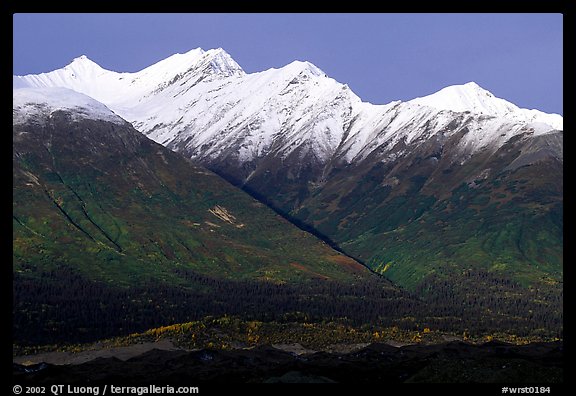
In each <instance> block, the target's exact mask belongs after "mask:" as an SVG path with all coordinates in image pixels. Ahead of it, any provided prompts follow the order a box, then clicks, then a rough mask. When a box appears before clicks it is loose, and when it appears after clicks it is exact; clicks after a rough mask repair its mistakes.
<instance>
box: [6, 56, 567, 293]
mask: <svg viewBox="0 0 576 396" xmlns="http://www.w3.org/2000/svg"><path fill="white" fill-rule="evenodd" d="M13 84H14V89H15V92H16V91H18V90H19V89H20V88H23V87H28V88H48V87H63V88H68V89H72V90H74V91H77V92H81V93H83V94H85V95H88V96H90V97H92V98H94V99H95V100H97V101H99V102H101V103H103V104H104V105H106V106H107V107H108V108H109V109H111V110H112V111H113V112H114V113H115V114H117V115H119V116H121V117H122V118H124V119H126V120H128V121H129V122H131V123H132V124H133V125H134V126H135V127H136V129H138V130H139V131H140V132H142V133H143V134H145V135H147V136H148V137H149V138H151V139H153V140H155V141H156V142H158V143H161V144H162V145H164V146H166V147H168V148H170V149H172V150H174V151H177V152H179V153H181V154H183V155H185V156H187V157H189V158H192V159H194V160H196V161H198V162H199V163H200V164H202V165H204V166H206V167H207V168H209V169H210V170H213V171H215V172H216V173H218V174H219V175H221V176H224V177H225V178H226V179H227V180H228V181H231V182H233V183H235V184H238V185H241V186H242V187H243V189H244V190H245V191H248V192H250V193H251V194H252V195H253V196H255V197H257V198H258V199H259V200H261V201H262V202H264V203H266V204H267V205H269V206H271V207H273V208H274V209H275V210H277V211H279V212H281V213H284V214H286V215H288V216H289V218H290V219H291V220H292V221H294V222H296V221H297V222H298V224H300V225H304V226H306V227H307V229H309V230H313V231H314V232H317V233H318V234H317V235H320V236H323V237H325V238H327V239H326V240H327V241H329V242H330V241H331V242H333V243H335V244H336V245H337V246H339V247H340V248H341V249H342V250H343V251H345V252H346V253H347V254H350V255H352V256H353V257H356V258H359V259H361V260H363V261H364V262H365V263H367V265H368V266H369V267H371V268H372V269H373V270H375V271H377V272H381V273H384V272H385V273H386V276H387V277H389V278H390V279H392V280H394V281H395V282H398V283H399V284H401V285H403V286H406V287H412V288H413V287H415V286H416V285H419V284H421V282H424V281H425V279H426V277H428V276H432V275H433V274H439V273H444V274H450V273H451V274H452V275H453V274H462V271H461V270H462V269H466V270H467V269H469V268H479V269H481V270H483V271H484V270H485V271H490V272H491V273H492V272H494V273H496V272H498V271H503V272H505V276H509V277H511V278H512V279H518V280H521V281H522V282H524V281H526V282H532V281H533V280H534V279H536V278H537V279H540V280H542V279H552V280H553V281H557V280H561V279H562V260H563V258H562V208H563V185H562V179H563V178H562V174H563V148H562V141H563V132H562V129H563V119H562V117H561V116H559V115H555V114H545V113H543V112H540V111H538V110H528V109H520V108H518V107H517V106H516V105H514V104H512V103H510V102H508V101H506V100H504V99H501V98H497V97H495V96H494V95H493V94H492V93H490V92H489V91H486V90H485V89H483V88H481V87H479V86H478V85H477V84H475V83H467V84H464V85H457V86H451V87H447V88H444V89H442V90H440V91H438V92H436V93H434V94H432V95H429V96H425V97H422V98H416V99H413V100H410V101H406V102H402V101H395V102H391V103H388V104H384V105H373V104H370V103H366V102H363V101H362V100H361V99H360V98H359V97H358V96H357V95H356V94H354V92H352V90H351V89H350V88H349V87H348V86H347V85H345V84H341V83H339V82H337V81H335V80H334V79H332V78H330V77H328V76H326V74H325V73H324V72H323V71H322V70H320V69H319V68H317V67H316V66H314V65H312V64H311V63H309V62H301V61H295V62H292V63H290V64H288V65H286V66H284V67H282V68H279V69H269V70H265V71H262V72H258V73H250V74H248V73H245V72H244V71H243V70H242V68H241V67H240V66H239V65H238V64H237V63H236V62H235V61H234V60H233V59H232V58H231V57H230V56H229V55H228V54H227V53H226V52H225V51H224V50H222V49H216V50H209V51H203V50H202V49H195V50H192V51H190V52H187V53H185V54H176V55H173V56H171V57H169V58H167V59H165V60H163V61H161V62H158V63H156V64H155V65H152V66H150V67H148V68H146V69H143V70H141V71H139V72H136V73H117V72H114V71H109V70H105V69H103V68H101V67H100V66H98V65H97V64H95V63H94V62H92V61H90V60H89V59H88V58H86V57H80V58H77V59H75V60H74V61H73V62H72V63H71V64H70V65H68V66H66V67H64V68H63V69H59V70H56V71H53V72H49V73H43V74H39V75H29V76H14V78H13ZM83 100H84V99H83ZM19 106H20V105H19ZM542 241H546V243H542ZM450 271H454V272H450ZM527 274H529V275H527ZM452 275H449V276H452Z"/></svg>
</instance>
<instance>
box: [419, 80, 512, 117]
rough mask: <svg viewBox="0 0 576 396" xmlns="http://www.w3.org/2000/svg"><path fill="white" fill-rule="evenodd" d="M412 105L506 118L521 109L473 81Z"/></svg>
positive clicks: (442, 91) (421, 98)
mask: <svg viewBox="0 0 576 396" xmlns="http://www.w3.org/2000/svg"><path fill="white" fill-rule="evenodd" d="M410 103H416V104H420V105H424V106H430V107H434V108H437V109H439V110H451V111H456V112H464V111H470V112H472V113H476V114H486V115H491V116H505V115H506V114H508V113H512V112H515V111H517V110H518V109H519V108H518V106H516V105H514V104H512V103H510V102H508V101H506V100H504V99H500V98H497V97H496V96H494V94H492V93H491V92H490V91H488V90H486V89H484V88H482V87H481V86H480V85H478V84H477V83H475V82H473V81H472V82H468V83H466V84H462V85H451V86H448V87H446V88H442V89H441V90H440V91H438V92H436V93H433V94H431V95H428V96H424V97H420V98H416V99H413V100H411V101H410Z"/></svg>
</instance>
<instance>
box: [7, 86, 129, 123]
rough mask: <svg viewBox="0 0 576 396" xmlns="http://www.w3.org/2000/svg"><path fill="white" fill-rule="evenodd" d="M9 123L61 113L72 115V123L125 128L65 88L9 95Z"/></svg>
mask: <svg viewBox="0 0 576 396" xmlns="http://www.w3.org/2000/svg"><path fill="white" fill-rule="evenodd" d="M12 92H13V93H12V108H13V113H14V115H13V122H14V123H15V124H18V123H23V122H26V121H27V120H28V119H29V118H30V117H35V116H39V115H45V116H46V115H48V116H49V115H50V114H52V113H53V112H55V111H59V110H63V111H69V112H71V113H72V115H73V117H75V118H76V119H91V120H102V121H109V122H113V123H115V124H120V125H122V124H125V123H126V121H125V120H123V119H122V118H120V117H119V116H118V115H116V114H115V113H114V112H112V110H110V109H109V108H108V107H106V106H105V105H104V104H102V103H100V102H98V101H96V100H94V99H92V98H91V97H89V96H86V95H83V94H81V93H78V92H76V91H73V90H71V89H67V88H60V87H56V88H20V89H14V90H13V91H12Z"/></svg>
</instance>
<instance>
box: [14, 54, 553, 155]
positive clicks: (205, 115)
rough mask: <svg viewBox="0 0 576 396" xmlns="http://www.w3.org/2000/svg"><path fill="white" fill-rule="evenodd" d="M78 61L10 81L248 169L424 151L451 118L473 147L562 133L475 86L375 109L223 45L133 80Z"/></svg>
mask: <svg viewBox="0 0 576 396" xmlns="http://www.w3.org/2000/svg"><path fill="white" fill-rule="evenodd" d="M72 63H73V64H75V66H78V68H77V69H78V70H77V71H76V72H74V70H71V69H73V68H68V69H67V68H63V69H59V70H56V71H54V72H50V73H44V74H40V75H30V76H24V77H20V76H13V87H14V88H19V87H22V86H27V85H28V86H39V87H45V86H63V87H67V88H71V89H74V90H76V91H78V92H82V93H85V94H86V95H89V96H91V97H93V98H95V99H96V100H98V101H100V102H102V103H105V104H106V105H107V106H109V107H110V108H111V109H113V110H114V111H115V112H116V113H117V114H119V115H120V116H122V117H123V118H124V119H126V120H128V121H130V122H132V124H133V125H134V126H135V127H136V128H137V129H138V130H140V131H141V132H143V133H144V134H145V135H146V136H148V137H149V138H150V139H152V140H155V141H156V142H158V143H160V144H163V145H166V146H168V147H171V148H178V150H183V151H186V153H187V154H188V155H190V156H192V157H195V158H212V159H215V158H216V157H217V156H219V155H229V154H230V153H233V155H235V156H237V157H238V158H239V160H240V162H245V161H250V160H253V159H254V158H258V157H261V156H263V155H267V154H268V153H272V152H273V153H275V155H279V156H281V157H285V156H287V155H288V154H289V153H291V152H292V151H294V150H296V149H298V148H304V150H305V151H306V152H307V151H308V150H310V151H312V154H314V155H315V156H316V157H317V158H320V159H321V160H323V161H328V160H329V158H331V157H333V156H337V157H338V158H341V159H343V160H344V161H347V162H353V161H361V160H362V159H364V158H366V157H367V155H369V154H370V152H372V151H373V150H374V149H376V148H377V147H379V146H382V145H384V146H386V147H390V148H391V147H392V146H393V144H396V143H398V142H401V141H404V142H405V143H406V144H419V142H421V141H423V139H426V138H427V137H429V136H430V133H433V131H440V130H444V129H446V127H447V125H448V124H449V123H450V122H451V121H452V120H454V119H460V120H463V119H474V121H471V123H469V127H470V128H471V129H474V128H477V130H473V131H471V132H470V133H469V134H468V135H467V136H466V137H465V139H463V142H466V147H467V148H468V149H480V148H482V147H485V146H487V145H489V146H495V145H500V144H503V142H504V141H505V140H506V139H508V138H509V137H510V135H509V134H502V133H501V132H500V131H501V130H502V128H509V129H510V128H512V129H513V130H514V131H517V130H518V128H520V126H522V125H526V124H528V123H541V124H542V125H539V126H538V128H537V131H538V133H545V132H546V131H544V130H546V128H548V127H546V126H544V124H547V125H550V127H549V128H548V130H553V129H554V128H555V129H560V130H561V129H562V117H561V116H559V115H554V114H546V113H543V112H540V111H538V110H527V109H520V108H518V107H517V106H516V105H514V104H512V103H510V102H507V101H506V100H504V99H500V98H497V97H495V96H494V95H493V94H491V93H490V92H489V91H486V90H484V89H483V88H481V87H480V86H479V85H478V84H476V83H473V82H470V83H467V84H464V85H457V86H451V87H446V88H444V89H442V90H440V91H438V92H436V93H435V94H432V95H429V96H425V97H423V98H416V99H413V100H411V101H407V102H401V101H395V102H391V103H388V104H386V105H374V104H371V103H367V102H362V100H361V99H360V98H359V97H358V96H357V95H355V94H354V92H352V90H351V89H350V88H349V87H348V86H347V85H346V84H341V83H339V82H338V81H336V80H334V79H332V78H330V77H328V76H326V74H325V73H324V72H323V71H322V70H320V69H319V68H318V67H316V66H315V65H313V64H312V63H310V62H305V61H294V62H291V63H289V64H288V65H285V66H283V67H281V68H278V69H276V68H271V69H268V70H265V71H261V72H257V73H250V74H246V73H245V72H244V71H243V70H242V68H241V67H240V66H239V65H238V64H237V63H236V62H235V61H234V60H233V59H232V57H231V56H230V55H229V54H228V53H226V51H224V50H223V49H222V48H217V49H211V50H208V51H204V50H202V49H201V48H196V49H193V50H191V51H188V52H186V53H184V54H174V55H172V56H170V57H168V58H166V59H164V60H161V61H159V62H157V63H155V64H153V65H151V66H149V67H147V68H145V69H142V70H140V71H138V72H135V73H117V72H113V71H108V70H105V69H102V68H100V67H99V66H97V65H96V66H93V65H91V63H93V62H92V61H90V60H89V59H88V58H85V57H80V58H77V59H75V60H74V61H73V62H72ZM94 65H95V64H94ZM80 66H82V67H80ZM82 70H84V71H82ZM83 74H85V76H84V75H83ZM119 93H121V94H119ZM467 112H468V113H470V114H466V113H467ZM479 116H480V117H479ZM487 125H490V128H491V129H490V128H483V126H487ZM489 129H490V131H492V132H490V131H489ZM543 131H544V132H543Z"/></svg>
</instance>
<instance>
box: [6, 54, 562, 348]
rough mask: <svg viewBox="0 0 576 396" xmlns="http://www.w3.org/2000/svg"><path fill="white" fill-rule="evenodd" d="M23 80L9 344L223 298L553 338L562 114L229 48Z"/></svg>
mask: <svg viewBox="0 0 576 396" xmlns="http://www.w3.org/2000/svg"><path fill="white" fill-rule="evenodd" d="M13 88H14V89H13V111H14V118H13V120H14V122H13V180H14V188H13V268H14V307H13V309H14V318H15V322H14V330H15V332H14V334H15V343H16V344H18V345H43V344H49V343H62V342H79V341H95V340H98V339H102V338H105V337H113V336H125V335H128V334H130V333H133V332H144V331H146V330H147V329H150V328H154V327H159V326H165V325H170V324H175V323H184V322H188V323H203V326H205V324H206V323H205V320H206V319H205V318H206V317H209V316H210V317H222V316H223V315H224V316H225V317H228V315H232V316H233V317H235V318H237V320H239V321H245V320H251V321H255V322H258V323H269V324H270V323H275V325H276V326H279V327H278V328H277V329H276V330H277V332H282V331H285V332H287V333H286V334H289V333H290V332H288V331H287V330H286V328H287V327H282V324H285V323H289V322H290V323H296V322H297V323H300V324H302V323H303V322H306V323H308V322H311V323H312V324H310V326H312V327H313V326H315V325H318V326H321V328H318V332H317V333H318V334H317V336H319V334H325V333H326V327H322V326H331V325H332V324H330V323H336V322H337V323H345V325H346V326H356V328H359V327H357V326H364V330H366V329H370V330H366V331H368V333H369V334H371V336H370V337H376V336H375V335H374V334H378V337H380V336H381V334H384V333H383V332H382V331H381V333H378V332H377V331H376V329H377V328H379V329H392V328H394V329H396V330H398V331H400V330H401V331H413V332H416V333H414V334H412V335H411V336H410V337H412V338H413V339H412V341H414V340H418V337H420V336H421V335H422V334H421V331H422V330H423V329H424V328H426V329H427V331H426V333H431V332H432V333H434V332H436V331H437V332H439V333H442V334H448V333H450V334H457V335H459V336H461V335H462V334H464V337H465V338H469V337H470V335H476V336H478V337H493V336H494V335H495V334H507V335H508V336H509V337H517V336H523V337H535V338H536V339H543V340H544V339H545V340H548V339H551V338H555V337H556V338H558V337H559V338H562V332H563V324H562V320H563V314H562V312H563V305H562V294H563V293H562V288H563V118H562V117H561V116H560V115H557V114H546V113H543V112H541V111H538V110H528V109H521V108H519V107H517V106H516V105H514V104H512V103H510V102H508V101H506V100H504V99H501V98H497V97H495V96H494V95H493V94H492V93H490V92H489V91H487V90H485V89H483V88H482V87H480V86H478V85H477V84H476V83H473V82H469V83H467V84H464V85H458V86H450V87H446V88H444V89H442V90H440V91H438V92H436V93H434V94H432V95H429V96H425V97H421V98H416V99H413V100H410V101H407V102H401V101H395V102H392V103H388V104H385V105H373V104H370V103H366V102H362V100H361V99H360V98H359V97H358V96H356V95H355V94H354V92H352V90H351V89H350V88H349V87H348V86H347V85H345V84H341V83H339V82H337V81H335V80H333V79H332V78H330V77H328V76H326V74H325V73H324V72H323V71H322V70H320V69H319V68H317V67H316V66H314V65H312V64H311V63H309V62H300V61H295V62H293V63H291V64H289V65H287V66H284V67H282V68H279V69H270V70H266V71H262V72H258V73H251V74H247V73H245V72H244V71H243V70H242V68H241V67H240V66H239V65H238V64H237V63H236V62H235V61H234V60H233V59H232V58H231V57H230V55H228V54H227V53H226V52H225V51H224V50H222V49H214V50H209V51H204V50H202V49H200V48H198V49H194V50H191V51H189V52H187V53H185V54H176V55H173V56H171V57H169V58H167V59H165V60H162V61H160V62H158V63H156V64H154V65H152V66H150V67H148V68H146V69H144V70H141V71H139V72H136V73H118V72H114V71H109V70H105V69H103V68H102V67H100V66H99V65H97V64H96V63H94V62H92V61H91V60H89V59H88V58H87V57H85V56H81V57H79V58H76V59H74V60H73V61H72V63H70V64H69V65H68V66H66V67H64V68H62V69H59V70H56V71H52V72H48V73H43V74H38V75H27V76H14V77H13ZM71 301H72V303H71ZM195 321H200V322H195ZM203 321H204V322H203ZM226 321H229V319H226V320H225V321H224V322H225V323H229V322H226ZM224 322H222V320H221V319H218V320H216V322H214V323H218V324H219V326H223V325H222V323H224ZM210 323H213V322H210ZM320 323H322V325H320ZM198 326H200V325H198ZM238 326H240V325H238ZM238 326H236V327H235V329H236V331H237V330H238ZM366 326H368V327H366ZM200 327H201V326H200ZM205 327H206V326H205ZM205 327H204V328H205ZM185 328H186V329H190V328H194V326H192V325H190V326H188V327H185ZM280 328H282V329H284V330H282V331H281V330H278V329H280ZM292 328H294V326H292ZM247 329H248V327H247ZM430 329H432V331H431V330H430ZM180 330H182V328H180ZM182 331H183V330H182ZM182 331H181V332H180V333H179V334H181V333H182ZM246 331H247V337H248V336H249V335H250V334H251V335H252V341H250V342H248V341H247V342H248V344H250V343H252V344H254V343H257V341H254V340H255V339H258V337H256V338H254V334H256V332H257V329H254V328H252V330H250V331H248V330H246ZM368 333H366V334H368ZM154 334H159V333H158V332H156V333H154ZM218 334H220V335H221V334H222V330H220V333H218ZM333 334H335V333H333ZM357 334H359V333H357ZM389 334H392V333H389ZM196 336H197V334H195V335H194V337H196ZM259 337H261V338H265V337H264V334H260V335H259ZM286 337H288V341H294V339H292V338H290V336H289V335H286ZM370 337H369V338H370ZM414 337H415V338H414ZM352 338H354V337H352ZM247 339H249V337H248V338H247ZM297 340H299V341H298V342H303V341H302V340H303V339H302V337H300V338H297ZM370 340H371V341H374V339H373V338H371V339H370ZM370 340H369V341H370ZM236 341H237V342H239V341H238V340H236ZM335 341H337V340H335ZM357 341H358V340H357ZM361 341H362V342H364V341H366V339H363V340H361ZM188 342H189V340H188ZM196 346H197V345H196Z"/></svg>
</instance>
